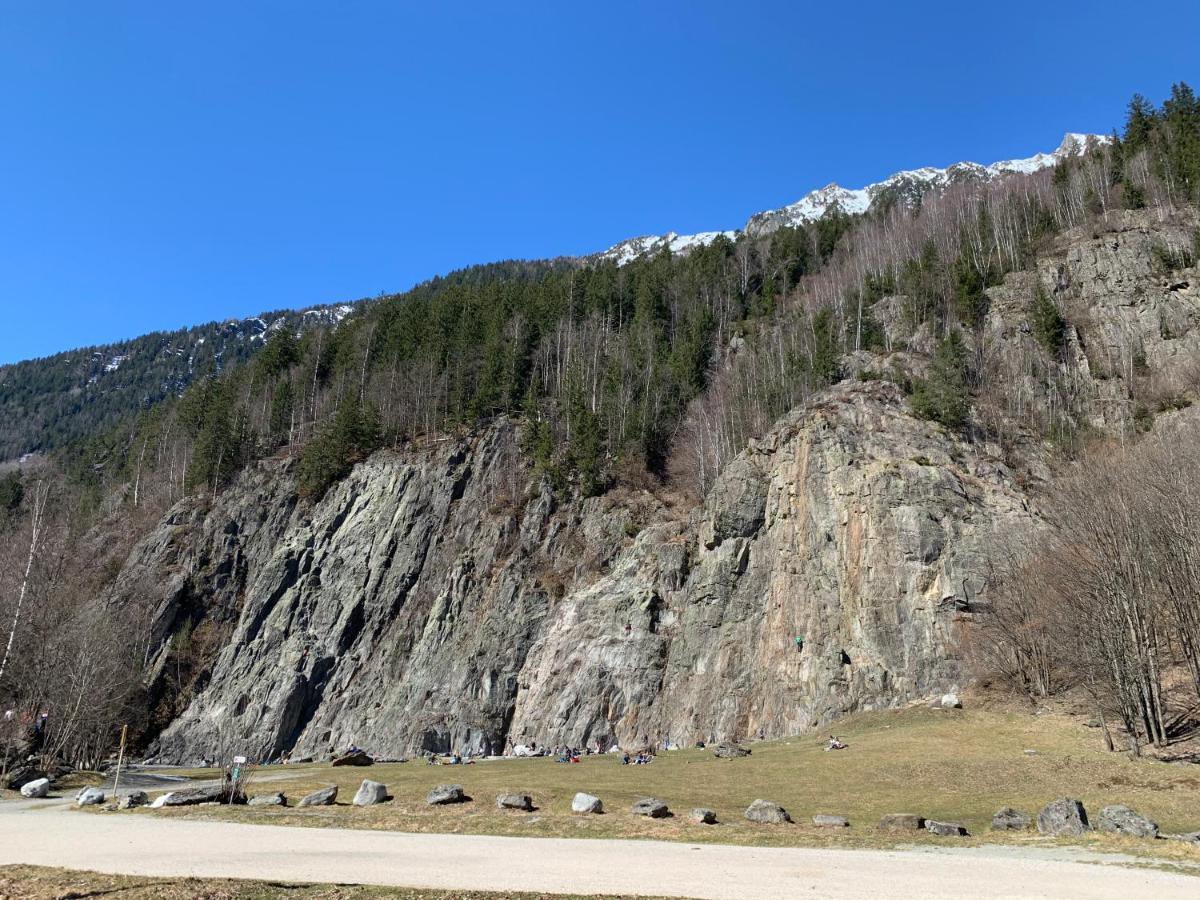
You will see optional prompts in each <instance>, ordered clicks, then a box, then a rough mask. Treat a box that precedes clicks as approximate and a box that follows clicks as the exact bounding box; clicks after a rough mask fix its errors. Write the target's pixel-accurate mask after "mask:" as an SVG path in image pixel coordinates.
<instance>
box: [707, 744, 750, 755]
mask: <svg viewBox="0 0 1200 900" xmlns="http://www.w3.org/2000/svg"><path fill="white" fill-rule="evenodd" d="M749 755H750V749H749V748H748V747H743V746H741V745H740V744H731V743H729V742H728V741H723V742H722V743H720V744H717V746H716V747H714V748H713V756H715V757H717V759H741V758H742V757H743V756H749Z"/></svg>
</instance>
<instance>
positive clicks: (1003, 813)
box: [992, 806, 1030, 831]
mask: <svg viewBox="0 0 1200 900" xmlns="http://www.w3.org/2000/svg"><path fill="white" fill-rule="evenodd" d="M1029 821H1030V819H1029V816H1027V815H1025V813H1023V812H1020V811H1018V810H1015V809H1013V808H1012V807H1011V806H1002V807H1000V809H998V810H996V812H995V813H994V814H993V815H992V831H1024V830H1025V829H1026V828H1028V827H1029Z"/></svg>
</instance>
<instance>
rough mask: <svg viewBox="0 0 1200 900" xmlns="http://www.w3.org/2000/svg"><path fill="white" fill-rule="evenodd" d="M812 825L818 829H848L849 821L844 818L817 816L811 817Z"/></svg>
mask: <svg viewBox="0 0 1200 900" xmlns="http://www.w3.org/2000/svg"><path fill="white" fill-rule="evenodd" d="M812 823H813V824H814V825H816V826H817V827H818V828H849V827H850V820H849V819H847V818H846V817H845V816H827V815H824V814H818V815H815V816H813V817H812Z"/></svg>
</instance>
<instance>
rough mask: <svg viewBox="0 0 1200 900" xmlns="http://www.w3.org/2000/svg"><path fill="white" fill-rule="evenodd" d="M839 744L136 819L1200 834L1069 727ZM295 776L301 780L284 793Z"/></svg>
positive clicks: (1195, 855)
mask: <svg viewBox="0 0 1200 900" xmlns="http://www.w3.org/2000/svg"><path fill="white" fill-rule="evenodd" d="M837 734H838V736H839V737H840V738H841V739H842V740H844V741H845V742H846V743H847V744H848V745H849V748H848V749H846V750H842V751H837V752H832V753H827V752H824V751H823V750H822V749H821V736H819V735H809V736H804V737H799V738H793V739H791V740H781V741H771V742H763V743H756V744H753V745H751V746H752V747H753V755H752V756H750V757H746V758H743V759H738V760H719V759H716V758H714V757H713V755H712V752H711V751H709V750H681V751H674V752H670V753H666V754H663V755H661V756H659V758H658V759H657V760H656V761H655V762H653V763H652V764H650V765H648V766H622V765H620V764H619V763H618V761H617V760H616V759H615V758H613V757H611V756H600V757H585V758H584V759H583V761H582V762H581V763H579V764H578V765H572V764H563V763H557V762H555V761H553V760H550V759H514V760H503V761H493V762H482V763H478V764H475V765H470V766H437V767H434V766H427V765H425V764H424V763H423V762H421V761H417V762H409V763H403V764H401V763H391V764H379V765H375V766H371V767H369V768H338V769H334V768H331V767H329V766H326V765H316V764H314V765H305V766H295V767H271V768H267V769H262V770H259V771H258V772H257V773H256V777H257V779H258V781H257V783H255V782H252V783H251V786H250V793H251V794H254V793H266V792H270V791H276V790H282V791H283V792H284V793H285V794H286V795H287V797H288V800H289V802H290V803H295V802H296V801H297V800H299V799H300V797H302V796H303V795H304V794H305V793H308V792H309V791H312V790H316V789H317V788H320V787H324V786H326V785H329V784H337V785H338V791H339V794H338V803H337V805H335V806H331V807H318V808H309V809H294V808H290V807H289V808H278V807H256V808H249V807H214V806H202V807H190V808H183V809H176V810H167V809H163V810H144V811H138V812H135V813H132V814H137V815H160V816H161V815H166V816H206V817H213V818H221V819H230V820H235V821H246V822H260V823H277V824H287V825H307V826H317V827H344V828H370V829H392V830H400V831H420V832H444V833H477V834H479V833H482V834H511V835H529V836H538V835H541V836H559V837H634V838H651V837H653V838H660V839H667V840H686V841H692V842H697V841H708V842H722V843H739V844H741V843H746V844H766V845H839V846H889V845H895V844H897V843H913V842H914V841H915V842H942V843H945V842H953V843H961V844H968V843H982V842H995V841H997V840H1002V841H1006V842H1012V841H1015V842H1042V841H1044V840H1045V839H1043V838H1041V837H1040V836H1038V835H1037V834H1036V832H1028V833H1024V834H1019V835H998V834H993V833H991V832H989V830H988V829H989V826H990V823H991V816H992V813H993V812H995V810H996V809H998V808H999V807H1001V806H1013V807H1016V808H1017V809H1020V810H1023V811H1025V812H1027V813H1030V814H1036V812H1037V810H1038V809H1039V808H1040V807H1041V806H1042V805H1044V804H1045V803H1046V802H1048V801H1049V800H1052V799H1054V798H1055V797H1061V796H1072V797H1076V798H1078V799H1080V800H1082V801H1083V802H1084V804H1085V805H1086V806H1087V808H1088V810H1089V811H1090V812H1091V814H1092V815H1093V817H1095V816H1096V815H1097V814H1098V813H1099V811H1100V808H1101V807H1103V806H1105V805H1107V804H1110V803H1124V804H1127V805H1129V806H1131V807H1133V808H1134V809H1136V810H1139V811H1140V812H1142V813H1143V814H1144V815H1147V816H1150V817H1151V818H1153V819H1155V820H1156V821H1157V822H1158V823H1159V825H1160V826H1161V828H1162V830H1163V831H1164V832H1182V831H1195V830H1200V767H1196V766H1193V765H1182V764H1168V763H1160V762H1153V761H1145V760H1143V761H1133V760H1130V759H1128V758H1127V757H1126V756H1124V755H1123V754H1116V753H1108V752H1106V751H1104V750H1103V748H1102V745H1101V741H1100V738H1099V735H1098V734H1097V733H1096V732H1095V731H1094V730H1090V729H1087V728H1085V727H1083V726H1082V725H1081V724H1080V723H1079V721H1078V720H1077V719H1073V718H1070V717H1066V716H1058V715H1042V716H1032V715H1029V714H1025V713H1017V712H1011V711H1003V712H1000V711H986V710H956V711H932V710H928V709H925V708H919V707H914V708H911V709H907V710H901V711H888V712H879V713H870V714H865V715H861V716H858V717H855V718H853V719H850V720H847V721H845V722H842V723H839V724H838V726H837ZM1028 751H1034V752H1032V753H1030V752H1028ZM194 774H197V775H203V774H206V773H204V772H196V773H194ZM281 777H286V779H287V780H269V779H276V778H281ZM363 778H371V779H374V780H376V781H382V782H384V783H385V784H387V785H388V788H389V791H390V793H391V794H392V796H393V799H392V800H391V801H390V802H387V803H385V804H382V805H379V806H374V807H366V808H356V807H354V806H352V805H350V801H351V799H352V798H353V796H354V791H355V790H356V789H357V787H358V785H359V784H360V783H361V781H362V779H363ZM447 782H450V783H457V784H461V785H462V786H463V788H464V789H465V791H466V792H467V794H468V795H469V796H471V797H472V798H473V802H471V803H466V804H461V805H456V806H448V807H430V806H428V805H426V803H425V799H424V798H425V795H426V793H427V792H428V791H429V789H430V788H432V787H433V786H434V785H436V784H441V783H447ZM502 791H520V792H524V793H528V794H530V795H531V796H532V797H533V799H534V803H535V805H536V806H537V809H536V810H535V811H534V812H532V813H521V812H511V811H505V810H499V809H497V808H496V806H495V797H496V794H498V793H500V792H502ZM576 791H587V792H589V793H593V794H596V795H597V796H599V797H600V798H601V799H602V800H603V801H604V805H605V815H601V816H581V815H576V814H573V813H572V812H571V810H570V805H571V798H572V797H573V796H574V794H575V792H576ZM649 796H652V797H657V798H659V799H661V800H663V801H665V802H666V803H667V804H668V805H669V806H670V807H671V810H672V811H673V812H674V813H675V815H674V817H673V818H669V819H659V820H649V819H645V818H641V817H635V816H632V815H631V814H630V813H629V807H630V805H631V804H632V803H633V802H634V801H635V800H637V799H638V798H641V797H649ZM760 797H761V798H764V799H767V800H773V801H775V802H777V803H780V804H781V805H783V806H784V807H785V808H786V809H787V810H788V811H789V812H790V813H791V815H792V818H793V819H794V820H795V822H796V824H795V825H790V826H769V825H758V824H754V823H750V822H747V821H746V820H745V819H744V818H743V816H742V813H743V811H744V809H745V808H746V806H747V805H749V804H750V802H751V801H753V800H754V799H756V798H760ZM697 806H705V807H709V808H711V809H714V810H716V812H717V815H718V817H719V821H720V824H719V825H716V826H703V825H698V824H694V823H692V822H691V821H689V819H688V812H689V811H690V810H691V809H692V808H693V807H697ZM892 812H912V813H917V814H918V815H922V816H924V817H926V818H931V819H938V820H943V821H952V822H958V823H960V824H962V825H964V826H966V827H967V829H968V830H969V831H970V832H971V834H972V836H973V837H972V838H969V839H961V838H959V839H955V838H935V837H932V836H927V835H924V834H919V835H914V836H909V835H902V836H899V837H897V836H891V835H886V834H882V833H880V832H879V831H878V830H877V829H876V828H875V827H874V826H875V825H876V824H877V823H878V821H879V819H880V817H881V816H883V815H884V814H886V813H892ZM816 813H831V814H836V815H843V816H846V817H848V818H849V819H850V821H851V826H852V827H851V828H849V829H838V830H836V831H834V830H826V829H818V828H815V827H813V826H811V825H810V824H808V823H809V821H810V819H811V817H812V816H813V815H814V814H816ZM122 814H125V813H122ZM1077 843H1081V844H1084V845H1090V846H1099V847H1105V848H1109V849H1121V850H1135V851H1139V850H1145V849H1146V848H1148V847H1150V846H1153V848H1154V852H1155V855H1166V856H1168V857H1172V858H1178V859H1190V860H1200V850H1198V849H1196V848H1194V847H1192V846H1190V845H1185V844H1182V843H1179V842H1175V841H1157V842H1146V841H1142V842H1135V841H1127V840H1121V839H1117V838H1112V837H1108V836H1103V835H1089V836H1087V837H1085V838H1082V839H1080V840H1079V841H1077Z"/></svg>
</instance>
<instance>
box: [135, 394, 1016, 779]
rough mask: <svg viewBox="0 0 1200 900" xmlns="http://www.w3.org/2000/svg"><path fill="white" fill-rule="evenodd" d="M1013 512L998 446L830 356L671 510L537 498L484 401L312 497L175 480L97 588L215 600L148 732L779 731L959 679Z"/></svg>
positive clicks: (174, 616)
mask: <svg viewBox="0 0 1200 900" xmlns="http://www.w3.org/2000/svg"><path fill="white" fill-rule="evenodd" d="M1029 515H1030V513H1029V512H1028V511H1027V510H1026V508H1025V504H1024V500H1023V498H1022V496H1021V494H1020V492H1019V490H1017V489H1016V488H1015V486H1014V485H1013V483H1012V478H1011V476H1010V474H1009V472H1008V471H1007V469H1006V468H1005V466H1004V465H1003V464H1002V463H1001V462H999V461H998V460H996V459H993V458H991V457H990V456H988V455H986V454H983V453H980V452H979V451H978V450H977V449H975V448H973V447H971V446H969V445H967V444H965V443H963V442H961V441H960V440H959V439H957V438H956V437H954V436H952V435H950V434H949V433H947V432H946V431H945V430H944V429H942V428H941V427H940V426H937V425H935V424H932V423H928V422H922V421H919V420H917V419H915V418H913V417H912V416H911V415H910V414H909V412H908V410H907V407H906V404H905V401H904V398H903V395H902V394H901V392H900V391H899V389H898V388H896V387H895V386H894V385H891V384H887V383H882V382H846V383H843V384H842V385H839V386H837V387H835V388H834V389H832V390H831V391H829V392H828V393H827V394H825V395H823V396H822V397H821V398H820V399H819V400H817V401H816V402H814V403H812V404H810V405H808V406H805V407H803V408H801V409H798V410H796V411H795V412H794V413H793V414H791V415H790V416H788V417H786V418H785V419H784V420H782V421H781V422H780V423H779V424H778V426H777V427H776V428H775V429H774V430H773V431H772V432H771V433H770V434H769V435H768V436H767V437H766V439H764V440H763V441H761V442H758V443H757V444H756V445H755V446H753V447H751V448H749V449H748V450H747V451H746V452H745V453H744V454H743V455H742V456H741V457H740V458H739V459H738V460H736V461H735V462H734V463H733V464H732V465H730V466H729V467H728V469H727V470H726V472H725V473H724V475H723V476H722V478H721V479H720V480H719V481H718V483H717V484H716V485H715V486H714V488H713V490H712V492H711V494H710V496H709V498H708V501H707V503H706V505H705V506H704V508H703V509H702V510H698V511H696V512H694V513H693V514H692V515H691V516H690V518H689V519H687V520H684V521H681V520H679V519H678V518H674V517H672V515H670V514H669V512H668V511H667V510H666V509H665V508H664V507H663V506H661V505H660V504H658V503H657V501H655V500H653V499H652V498H650V497H649V496H648V495H642V496H620V495H617V496H611V497H606V498H602V499H593V500H588V501H585V502H582V503H577V504H568V505H566V506H564V507H563V508H556V506H555V500H554V498H553V496H552V494H551V493H550V491H549V489H548V488H547V487H545V486H542V485H539V484H538V483H537V482H536V480H535V479H534V478H533V476H532V474H531V473H530V472H529V471H528V470H526V469H525V468H524V467H523V465H522V463H521V462H520V454H519V452H518V449H517V446H516V429H515V426H514V425H512V424H511V423H509V422H507V421H501V422H498V423H496V424H495V425H493V426H492V427H490V428H488V429H486V430H484V431H482V432H481V433H479V434H476V435H474V436H472V437H470V438H464V439H461V440H454V441H444V442H441V443H435V444H432V445H430V446H428V447H426V448H424V449H422V450H416V451H409V452H405V453H394V452H383V453H379V454H376V455H375V456H374V457H373V458H372V459H370V460H369V461H367V462H366V463H364V464H361V465H359V466H358V467H357V468H356V469H355V470H354V472H353V473H352V474H351V475H350V477H349V478H347V479H346V480H345V481H344V482H342V483H341V484H339V485H338V486H337V487H335V488H334V489H333V490H332V491H331V492H330V493H329V494H328V495H327V496H326V497H325V498H324V499H322V500H321V501H319V502H317V503H315V504H312V505H309V504H306V503H300V502H297V501H295V500H294V499H293V485H292V478H291V474H290V471H289V468H288V466H287V464H285V463H282V462H278V461H274V462H268V463H264V464H261V465H259V466H257V467H256V468H254V469H252V470H251V471H249V472H247V473H246V474H245V475H244V476H243V477H242V478H241V479H240V481H239V482H238V483H237V484H236V485H235V486H234V487H233V488H231V489H230V490H228V491H226V492H224V493H223V494H221V495H220V496H219V497H218V498H217V499H216V500H215V502H214V503H213V504H212V505H211V506H208V507H202V506H198V505H196V504H195V503H192V502H187V503H184V504H181V505H180V506H178V507H176V508H175V509H174V510H173V511H172V513H171V514H170V515H169V516H167V517H166V518H165V519H164V520H163V521H162V523H161V524H160V525H159V527H158V528H157V529H156V530H155V531H154V532H153V533H152V534H151V535H149V536H148V537H147V538H146V539H145V540H144V541H143V542H142V543H141V544H140V545H139V546H138V548H137V549H136V551H135V553H134V554H133V555H132V557H131V559H130V562H129V564H128V565H127V566H126V570H125V572H124V573H122V576H121V578H120V579H119V581H118V585H117V589H116V594H115V596H114V598H113V602H121V599H122V596H123V593H124V594H131V593H132V592H134V591H136V590H142V591H145V590H147V589H150V588H148V586H149V585H162V595H163V599H162V602H161V604H160V607H159V609H158V611H157V614H156V622H157V626H156V634H157V635H159V636H160V639H161V638H165V636H167V635H169V634H171V633H172V632H173V631H175V630H177V629H178V628H179V627H180V624H181V622H182V621H183V620H184V619H185V618H186V617H188V616H195V615H197V614H202V615H225V616H227V617H228V619H229V621H230V622H231V623H232V627H231V628H230V629H229V632H228V633H229V638H228V641H227V643H226V644H225V646H224V647H223V648H222V649H221V650H220V652H219V654H218V655H217V656H216V658H215V661H214V662H213V663H212V666H211V674H210V676H209V677H208V678H207V679H205V680H203V681H202V682H201V683H200V684H199V685H198V689H197V692H196V695H195V697H194V699H193V701H192V702H191V704H190V705H189V706H188V707H187V709H186V710H185V711H184V712H183V714H182V715H181V716H180V717H179V718H178V719H177V720H176V721H174V722H173V723H172V724H171V725H170V726H169V727H168V728H167V729H166V731H165V732H164V733H163V734H162V736H161V739H160V741H159V744H158V747H157V749H156V753H157V755H159V756H160V757H161V758H163V759H190V758H194V757H197V756H206V755H210V756H211V755H215V754H219V753H228V752H231V751H245V752H250V753H254V754H261V755H264V756H274V755H277V754H278V753H280V752H283V751H285V750H291V751H293V752H294V753H295V754H297V755H300V754H303V755H323V754H326V753H327V752H328V751H329V749H330V748H332V747H338V748H340V747H344V746H346V745H348V744H352V743H353V744H358V745H360V746H365V747H369V748H371V749H373V750H376V751H380V752H386V753H394V754H399V753H405V752H411V751H418V750H449V749H462V748H465V749H469V750H473V751H480V750H484V751H486V750H493V751H498V750H500V749H502V748H503V746H504V743H505V740H506V738H509V737H511V738H512V739H514V740H515V741H517V742H518V743H519V742H522V741H528V740H536V741H538V742H539V743H557V742H566V743H573V744H582V743H589V744H591V743H603V744H611V743H613V742H622V743H625V744H627V745H631V744H633V743H639V742H641V743H645V742H661V741H667V740H670V741H676V742H685V741H693V740H696V739H708V740H713V739H721V738H726V737H735V738H736V737H742V736H747V735H753V734H756V733H762V734H765V735H777V734H782V733H790V732H794V731H797V730H799V729H802V728H805V727H807V726H810V725H815V724H818V723H820V722H824V721H827V720H828V719H830V718H832V717H835V716H838V715H840V714H843V713H845V712H848V711H852V710H856V709H867V708H874V707H880V706H887V705H892V704H897V703H903V702H906V701H908V700H911V699H914V698H919V697H922V696H925V695H928V694H935V693H940V692H942V691H944V690H946V689H949V688H951V687H954V686H956V685H957V684H958V682H959V680H960V675H959V671H958V666H957V664H956V662H955V660H954V656H953V653H952V651H951V649H950V648H952V647H953V643H954V638H953V633H952V630H953V622H954V619H955V616H956V615H957V614H958V613H959V612H960V611H963V610H968V609H969V608H970V606H971V604H972V603H973V602H974V601H975V599H976V597H977V595H978V594H979V592H980V591H981V590H982V589H983V586H984V577H983V572H982V571H981V569H980V565H981V563H980V560H982V558H983V554H982V549H983V547H984V545H985V543H986V542H987V540H988V539H989V536H990V535H991V534H992V533H993V531H994V529H995V528H996V527H997V526H998V525H1001V524H1012V523H1013V522H1015V521H1019V520H1021V519H1023V518H1027V517H1028V516H1029ZM635 517H636V519H635ZM638 528H640V531H638V530H637V529H638ZM635 531H636V532H637V533H636V536H634V537H630V536H629V535H630V534H631V533H634V532H635ZM199 598H203V604H202V606H198V605H197V604H198V601H199ZM797 638H799V641H797ZM163 646H164V647H165V645H163ZM164 652H165V651H164Z"/></svg>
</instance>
